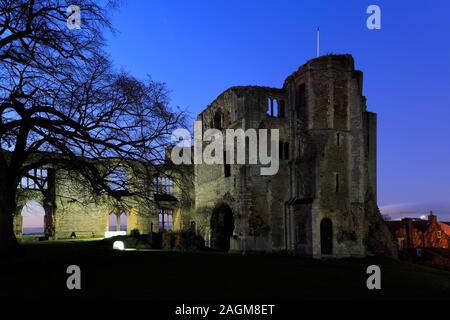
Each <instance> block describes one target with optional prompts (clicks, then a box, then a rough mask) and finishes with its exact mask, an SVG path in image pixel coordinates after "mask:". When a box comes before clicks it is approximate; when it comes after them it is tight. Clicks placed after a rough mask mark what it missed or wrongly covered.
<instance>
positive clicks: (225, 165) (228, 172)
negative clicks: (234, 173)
mask: <svg viewBox="0 0 450 320" xmlns="http://www.w3.org/2000/svg"><path fill="white" fill-rule="evenodd" d="M227 162H228V161H227V152H226V151H224V152H223V174H224V176H225V178H228V177H230V176H231V165H230V164H229V163H227Z"/></svg>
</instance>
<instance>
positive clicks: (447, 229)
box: [438, 222, 450, 236]
mask: <svg viewBox="0 0 450 320" xmlns="http://www.w3.org/2000/svg"><path fill="white" fill-rule="evenodd" d="M438 224H439V226H440V227H441V229H442V231H444V232H445V233H446V234H447V235H448V236H450V225H448V224H447V223H445V222H438Z"/></svg>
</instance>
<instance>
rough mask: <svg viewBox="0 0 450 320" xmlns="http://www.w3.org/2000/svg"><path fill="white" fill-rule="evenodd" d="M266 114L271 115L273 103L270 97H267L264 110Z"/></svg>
mask: <svg viewBox="0 0 450 320" xmlns="http://www.w3.org/2000/svg"><path fill="white" fill-rule="evenodd" d="M266 114H267V115H268V116H272V115H273V103H272V99H271V98H267V110H266Z"/></svg>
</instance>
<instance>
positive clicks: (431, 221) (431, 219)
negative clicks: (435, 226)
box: [428, 211, 437, 223]
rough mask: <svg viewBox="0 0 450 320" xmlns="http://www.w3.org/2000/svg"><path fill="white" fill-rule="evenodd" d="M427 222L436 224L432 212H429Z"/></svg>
mask: <svg viewBox="0 0 450 320" xmlns="http://www.w3.org/2000/svg"><path fill="white" fill-rule="evenodd" d="M428 222H430V223H433V222H437V217H436V216H435V215H434V214H433V211H430V215H429V216H428Z"/></svg>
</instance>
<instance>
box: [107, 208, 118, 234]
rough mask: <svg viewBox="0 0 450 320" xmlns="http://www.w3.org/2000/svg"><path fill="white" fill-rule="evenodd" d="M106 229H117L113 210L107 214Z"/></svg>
mask: <svg viewBox="0 0 450 320" xmlns="http://www.w3.org/2000/svg"><path fill="white" fill-rule="evenodd" d="M108 224H109V225H108V231H119V230H118V228H117V226H118V224H117V215H116V214H115V213H114V212H111V213H110V214H109V218H108Z"/></svg>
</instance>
